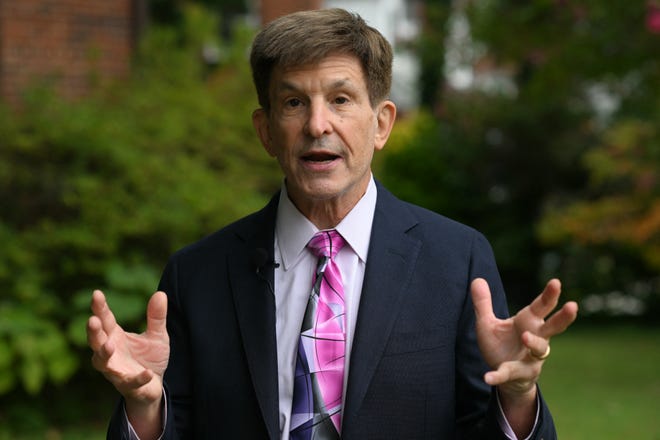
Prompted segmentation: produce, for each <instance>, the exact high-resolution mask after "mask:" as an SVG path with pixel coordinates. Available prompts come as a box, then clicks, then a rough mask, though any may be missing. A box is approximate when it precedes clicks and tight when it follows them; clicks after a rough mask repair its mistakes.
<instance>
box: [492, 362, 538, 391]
mask: <svg viewBox="0 0 660 440" xmlns="http://www.w3.org/2000/svg"><path fill="white" fill-rule="evenodd" d="M542 364H543V362H540V361H539V362H522V361H509V362H503V363H502V364H501V365H500V366H499V367H498V368H497V370H493V371H489V372H488V373H486V374H485V375H484V381H485V382H486V383H487V384H488V385H491V386H497V385H503V384H508V383H512V382H514V381H516V382H519V383H520V384H521V385H529V386H532V385H533V384H535V383H536V381H537V379H538V377H539V376H540V375H541V365H542Z"/></svg>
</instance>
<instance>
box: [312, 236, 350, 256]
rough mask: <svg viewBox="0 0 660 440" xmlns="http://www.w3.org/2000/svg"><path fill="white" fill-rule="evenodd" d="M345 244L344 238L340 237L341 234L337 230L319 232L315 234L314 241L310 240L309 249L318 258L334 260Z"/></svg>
mask: <svg viewBox="0 0 660 440" xmlns="http://www.w3.org/2000/svg"><path fill="white" fill-rule="evenodd" d="M345 244H346V241H345V240H344V237H342V236H341V235H339V232H337V231H336V230H334V229H331V230H329V231H319V232H317V233H316V234H314V236H313V237H312V239H311V240H309V243H307V247H308V248H309V249H310V250H311V251H312V252H313V253H314V255H316V256H317V257H329V258H334V256H335V255H337V252H339V250H340V249H341V248H342V247H344V245H345Z"/></svg>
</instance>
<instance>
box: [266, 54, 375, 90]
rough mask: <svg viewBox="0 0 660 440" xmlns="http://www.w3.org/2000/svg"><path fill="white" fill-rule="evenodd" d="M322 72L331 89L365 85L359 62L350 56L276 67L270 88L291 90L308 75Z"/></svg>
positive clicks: (335, 56)
mask: <svg viewBox="0 0 660 440" xmlns="http://www.w3.org/2000/svg"><path fill="white" fill-rule="evenodd" d="M321 72H323V74H324V75H326V76H327V78H325V79H326V81H327V83H328V84H329V85H331V86H333V87H341V86H345V85H350V84H354V85H355V86H359V85H364V84H365V82H366V81H365V78H366V77H365V75H364V70H363V68H362V64H361V63H360V61H359V60H358V59H357V58H356V57H355V56H352V55H332V56H327V57H324V58H322V59H319V60H317V61H313V62H306V63H301V64H296V65H289V66H276V67H275V68H274V69H273V72H272V76H271V87H276V88H291V87H293V86H295V84H296V82H297V81H301V80H304V79H307V78H308V75H314V74H319V73H321Z"/></svg>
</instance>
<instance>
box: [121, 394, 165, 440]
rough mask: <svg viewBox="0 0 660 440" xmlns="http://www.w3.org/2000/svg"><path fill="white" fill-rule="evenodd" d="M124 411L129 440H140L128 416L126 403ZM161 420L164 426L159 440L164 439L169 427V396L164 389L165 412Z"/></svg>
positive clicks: (123, 406)
mask: <svg viewBox="0 0 660 440" xmlns="http://www.w3.org/2000/svg"><path fill="white" fill-rule="evenodd" d="M122 409H123V411H124V418H125V419H126V426H128V440H140V437H138V435H137V433H136V432H135V429H134V428H133V425H131V422H130V421H129V420H128V414H126V403H124V404H123V405H122ZM161 420H162V421H163V426H162V427H161V431H160V435H159V436H158V440H161V439H162V438H163V434H164V433H165V425H167V394H166V393H165V389H163V412H162V417H161Z"/></svg>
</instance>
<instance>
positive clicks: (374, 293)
mask: <svg viewBox="0 0 660 440" xmlns="http://www.w3.org/2000/svg"><path fill="white" fill-rule="evenodd" d="M402 206H403V205H402V202H400V201H399V200H397V199H396V198H395V197H394V196H393V195H392V194H390V193H389V192H388V191H387V190H385V189H384V188H383V187H382V186H380V185H379V186H378V200H377V202H376V212H375V215H374V223H373V227H372V232H371V242H370V244H369V255H368V260H367V265H366V272H365V276H364V283H363V288H362V296H361V299H360V309H359V311H358V319H357V325H356V330H355V336H354V338H353V348H352V351H351V359H350V370H349V378H348V387H347V395H346V401H345V402H346V403H345V408H344V419H343V422H342V424H343V432H345V433H346V432H347V431H348V430H349V429H350V425H351V422H352V419H353V418H354V417H355V415H356V414H357V412H358V410H359V408H360V406H361V404H362V400H363V399H364V396H365V394H366V392H367V388H368V387H369V384H370V382H371V379H372V377H373V374H374V371H375V370H376V367H377V365H378V362H379V361H380V358H381V356H382V354H383V351H384V350H385V347H386V344H387V341H388V339H389V335H390V332H391V330H392V327H393V325H394V322H395V320H396V316H397V310H399V307H398V304H399V303H400V301H401V299H402V297H403V294H404V292H405V289H406V286H407V284H408V282H409V279H410V277H411V275H412V273H413V269H414V267H415V264H416V262H417V257H418V254H419V250H420V248H421V245H422V243H421V242H420V241H419V240H417V239H415V238H413V237H411V236H409V235H407V234H406V232H407V231H408V230H409V229H410V228H412V227H413V226H414V225H415V224H416V220H415V219H414V218H412V216H411V214H410V213H409V211H407V210H406V209H404V208H403V207H402Z"/></svg>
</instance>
